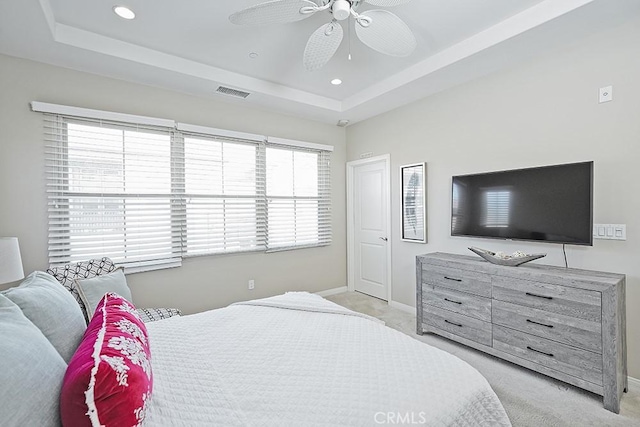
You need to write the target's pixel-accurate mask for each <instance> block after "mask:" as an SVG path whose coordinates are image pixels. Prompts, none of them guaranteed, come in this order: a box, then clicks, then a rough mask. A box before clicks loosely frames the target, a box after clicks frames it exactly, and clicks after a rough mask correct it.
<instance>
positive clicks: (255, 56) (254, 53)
mask: <svg viewBox="0 0 640 427" xmlns="http://www.w3.org/2000/svg"><path fill="white" fill-rule="evenodd" d="M257 57H258V54H257V53H256V52H251V53H250V54H249V58H251V59H256V58H257Z"/></svg>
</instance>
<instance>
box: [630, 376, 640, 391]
mask: <svg viewBox="0 0 640 427" xmlns="http://www.w3.org/2000/svg"><path fill="white" fill-rule="evenodd" d="M629 389H633V390H634V391H640V380H639V379H637V378H633V377H629ZM629 391H631V390H629Z"/></svg>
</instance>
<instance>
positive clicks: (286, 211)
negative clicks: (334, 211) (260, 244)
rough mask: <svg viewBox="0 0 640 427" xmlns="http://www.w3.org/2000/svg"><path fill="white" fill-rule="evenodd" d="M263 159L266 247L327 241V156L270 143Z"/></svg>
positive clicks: (328, 229)
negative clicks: (265, 186)
mask: <svg viewBox="0 0 640 427" xmlns="http://www.w3.org/2000/svg"><path fill="white" fill-rule="evenodd" d="M266 162H267V217H268V236H267V246H268V248H269V249H270V250H278V249H284V248H291V247H304V246H317V245H326V244H328V243H330V241H331V215H330V213H331V212H330V204H331V200H330V198H329V193H330V187H329V175H328V174H329V159H328V156H327V155H326V154H325V153H324V152H312V151H299V150H293V149H290V148H282V147H277V146H274V147H271V146H270V147H267V152H266Z"/></svg>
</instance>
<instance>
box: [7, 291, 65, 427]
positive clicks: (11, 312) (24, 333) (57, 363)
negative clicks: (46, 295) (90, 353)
mask: <svg viewBox="0 0 640 427" xmlns="http://www.w3.org/2000/svg"><path fill="white" fill-rule="evenodd" d="M0 342H1V343H2V345H0V360H2V369H0V384H1V386H0V402H1V404H0V423H1V424H2V425H3V426H4V425H6V426H42V427H49V426H55V427H58V426H60V415H59V406H60V405H59V401H60V388H61V387H62V380H63V378H64V373H65V371H66V369H67V364H66V363H64V360H62V357H61V356H60V354H58V352H57V351H56V349H55V348H53V346H52V345H51V343H50V342H49V341H47V338H45V336H44V335H43V334H42V332H40V330H39V329H38V328H37V327H36V326H35V325H34V324H33V323H31V321H29V319H27V318H26V317H25V315H24V314H23V313H22V310H20V307H18V306H17V305H15V304H14V303H13V302H11V300H9V299H8V298H7V297H5V296H4V295H0Z"/></svg>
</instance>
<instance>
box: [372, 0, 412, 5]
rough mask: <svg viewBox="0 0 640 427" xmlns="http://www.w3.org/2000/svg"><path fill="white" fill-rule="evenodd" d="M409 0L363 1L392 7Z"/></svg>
mask: <svg viewBox="0 0 640 427" xmlns="http://www.w3.org/2000/svg"><path fill="white" fill-rule="evenodd" d="M410 1H411V0H365V3H369V4H372V5H374V6H380V7H393V6H400V5H401V4H405V3H409V2H410Z"/></svg>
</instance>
